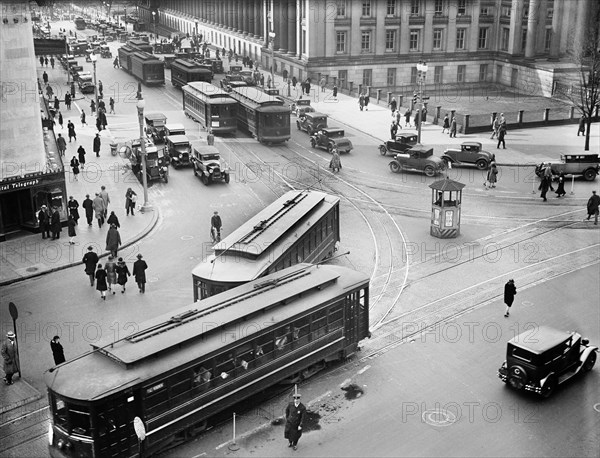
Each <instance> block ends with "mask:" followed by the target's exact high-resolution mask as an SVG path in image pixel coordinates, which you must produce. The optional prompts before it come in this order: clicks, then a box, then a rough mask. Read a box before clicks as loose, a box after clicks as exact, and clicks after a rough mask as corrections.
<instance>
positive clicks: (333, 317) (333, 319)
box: [328, 304, 344, 332]
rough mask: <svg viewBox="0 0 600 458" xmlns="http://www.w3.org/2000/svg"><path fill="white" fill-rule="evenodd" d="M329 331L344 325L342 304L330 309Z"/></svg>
mask: <svg viewBox="0 0 600 458" xmlns="http://www.w3.org/2000/svg"><path fill="white" fill-rule="evenodd" d="M328 322H329V331H330V332H331V331H333V330H334V329H339V328H342V327H344V309H343V306H342V304H338V305H336V306H335V307H332V308H331V309H329V320H328Z"/></svg>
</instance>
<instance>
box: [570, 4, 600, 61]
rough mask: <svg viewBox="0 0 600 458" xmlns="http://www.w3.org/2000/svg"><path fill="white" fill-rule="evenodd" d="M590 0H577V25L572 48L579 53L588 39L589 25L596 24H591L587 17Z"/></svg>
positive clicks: (589, 12) (595, 25) (589, 9)
mask: <svg viewBox="0 0 600 458" xmlns="http://www.w3.org/2000/svg"><path fill="white" fill-rule="evenodd" d="M590 5H591V2H590V0H579V1H578V2H577V27H576V28H575V41H574V48H573V49H574V50H575V52H576V53H579V52H580V51H581V50H583V49H584V48H585V47H586V45H587V43H586V41H587V40H588V36H589V35H588V34H589V29H588V27H589V26H592V27H597V26H598V24H593V23H592V21H591V20H590V18H589V15H590V14H591V8H590Z"/></svg>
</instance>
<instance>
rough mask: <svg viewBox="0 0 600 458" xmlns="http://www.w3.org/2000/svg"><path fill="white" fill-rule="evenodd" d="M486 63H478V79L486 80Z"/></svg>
mask: <svg viewBox="0 0 600 458" xmlns="http://www.w3.org/2000/svg"><path fill="white" fill-rule="evenodd" d="M487 76H488V64H480V65H479V81H487Z"/></svg>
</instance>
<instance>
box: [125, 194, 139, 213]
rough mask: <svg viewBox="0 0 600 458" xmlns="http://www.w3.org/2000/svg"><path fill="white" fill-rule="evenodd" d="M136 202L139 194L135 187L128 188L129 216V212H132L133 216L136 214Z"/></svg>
mask: <svg viewBox="0 0 600 458" xmlns="http://www.w3.org/2000/svg"><path fill="white" fill-rule="evenodd" d="M136 202H137V194H136V193H135V191H134V190H133V189H131V188H127V192H126V193H125V211H126V212H127V216H129V212H131V216H134V214H135V213H134V211H135V203H136Z"/></svg>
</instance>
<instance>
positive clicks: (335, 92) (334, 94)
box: [333, 83, 338, 99]
mask: <svg viewBox="0 0 600 458" xmlns="http://www.w3.org/2000/svg"><path fill="white" fill-rule="evenodd" d="M337 93H338V87H337V84H335V83H333V98H334V99H337Z"/></svg>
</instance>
